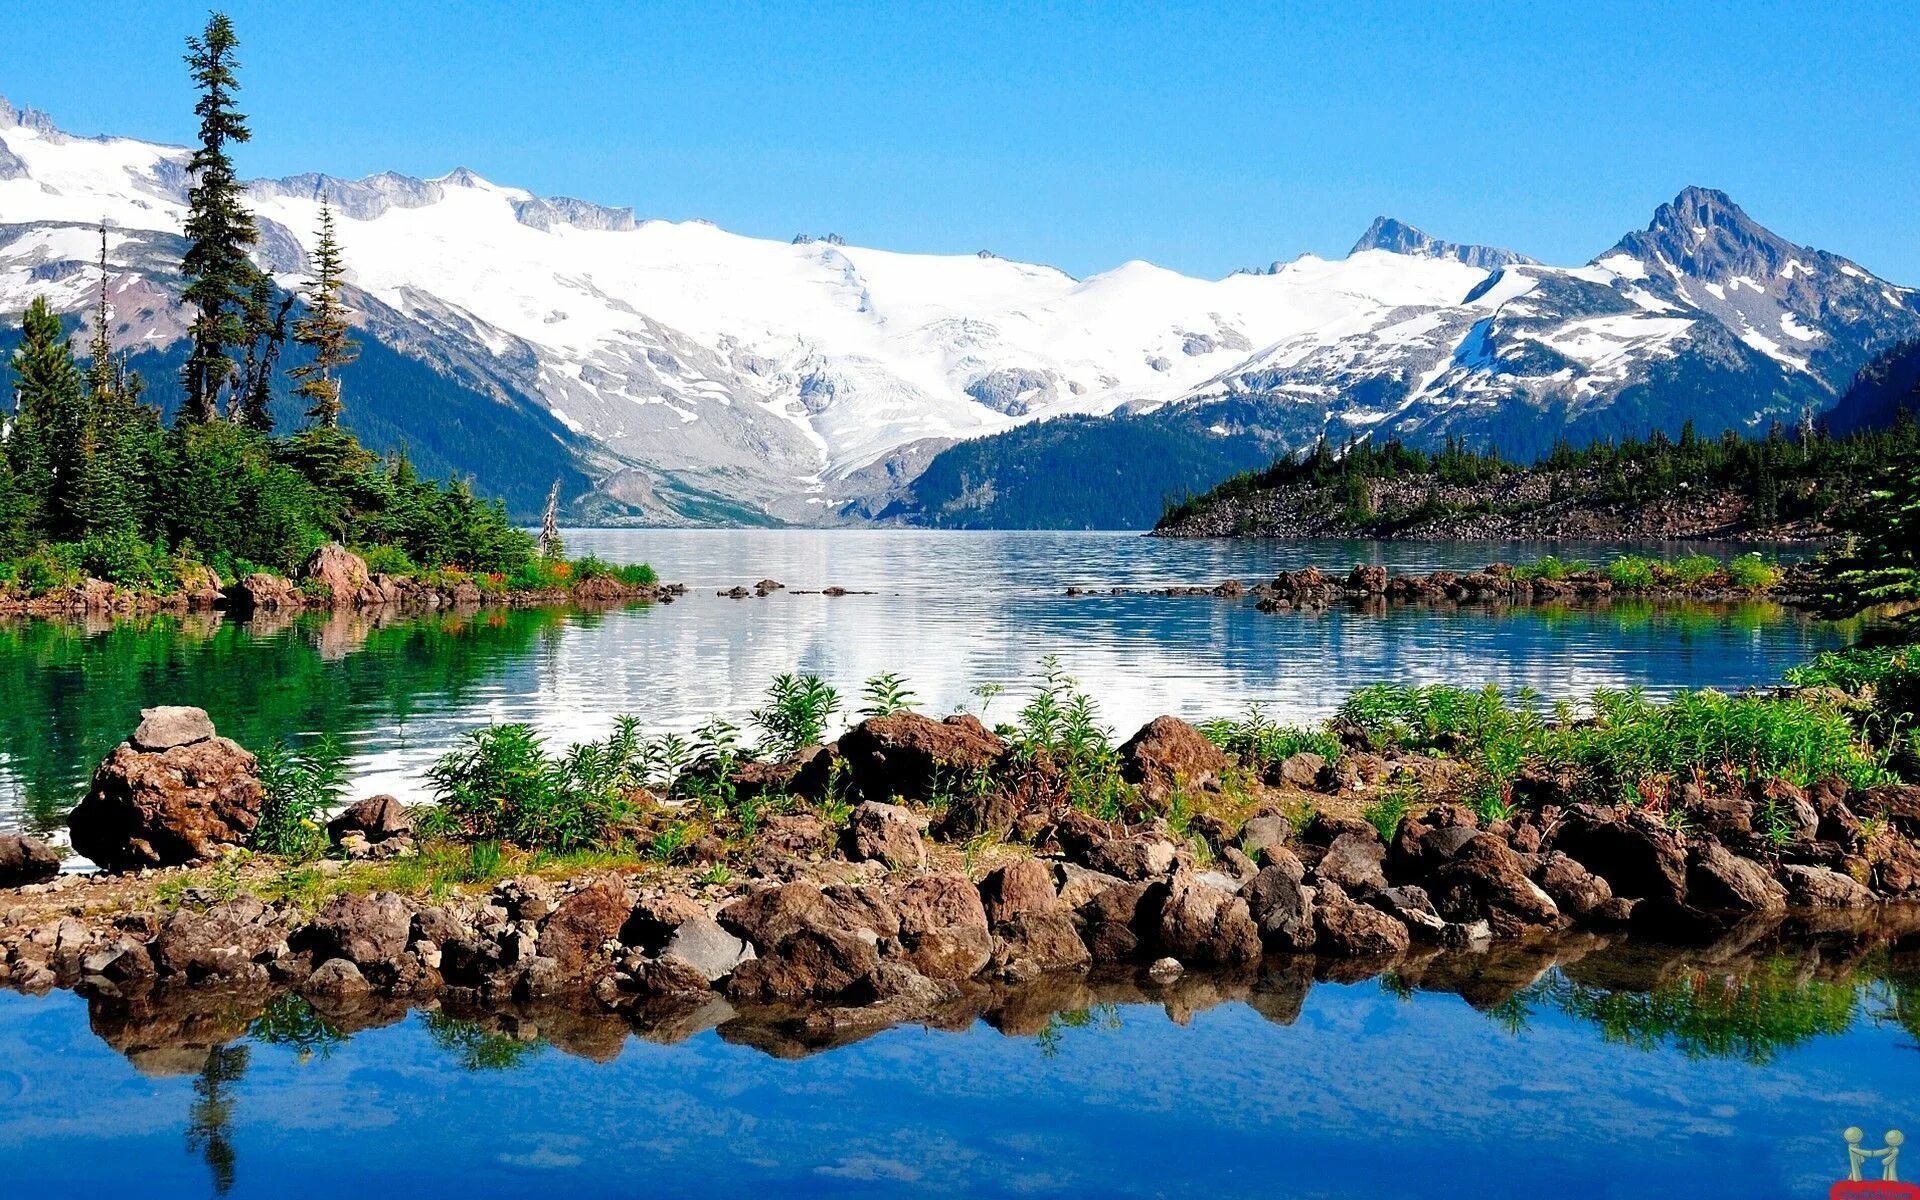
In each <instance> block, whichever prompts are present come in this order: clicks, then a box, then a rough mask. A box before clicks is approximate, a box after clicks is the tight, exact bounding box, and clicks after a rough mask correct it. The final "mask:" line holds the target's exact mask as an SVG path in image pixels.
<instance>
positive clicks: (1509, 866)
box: [1427, 833, 1560, 936]
mask: <svg viewBox="0 0 1920 1200" xmlns="http://www.w3.org/2000/svg"><path fill="white" fill-rule="evenodd" d="M1427 894H1428V895H1429V896H1431V897H1432V899H1433V905H1434V907H1435V908H1436V909H1438V910H1439V912H1440V915H1441V916H1443V917H1445V918H1447V919H1448V920H1450V921H1456V922H1460V923H1462V924H1465V923H1469V922H1472V921H1477V920H1480V919H1482V918H1484V919H1485V920H1486V921H1487V923H1488V925H1490V926H1491V927H1492V929H1493V931H1494V932H1495V933H1497V934H1501V935H1503V936H1511V935H1513V934H1516V933H1519V932H1521V931H1522V930H1524V929H1525V928H1527V927H1528V926H1541V925H1553V924H1556V923H1557V922H1558V921H1559V920H1560V909H1559V907H1558V906H1556V905H1555V904H1554V902H1553V898H1552V897H1551V896H1549V895H1548V894H1547V893H1546V891H1545V890H1544V889H1542V888H1541V887H1540V885H1539V884H1537V883H1535V882H1533V880H1531V879H1529V878H1527V868H1526V865H1525V864H1524V863H1523V862H1522V861H1521V859H1520V856H1519V855H1518V854H1516V853H1514V850H1513V847H1511V846H1509V845H1507V843H1506V842H1505V841H1503V840H1501V839H1500V838H1499V837H1497V836H1495V835H1493V834H1490V833H1482V834H1480V835H1478V836H1476V837H1475V838H1474V839H1473V840H1472V841H1470V842H1468V843H1467V844H1466V846H1465V847H1463V848H1462V849H1461V851H1460V853H1458V854H1456V855H1454V857H1453V858H1452V859H1450V860H1448V861H1447V862H1445V863H1443V864H1441V865H1440V866H1439V867H1438V868H1436V869H1435V870H1434V871H1433V873H1432V874H1431V875H1430V876H1429V877H1428V883H1427Z"/></svg>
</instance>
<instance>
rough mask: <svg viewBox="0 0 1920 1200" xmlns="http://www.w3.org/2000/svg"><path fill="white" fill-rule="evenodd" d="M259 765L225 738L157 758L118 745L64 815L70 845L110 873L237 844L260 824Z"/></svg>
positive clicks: (196, 857) (193, 858)
mask: <svg viewBox="0 0 1920 1200" xmlns="http://www.w3.org/2000/svg"><path fill="white" fill-rule="evenodd" d="M258 772H259V764H258V763H257V762H256V761H255V760H254V757H253V755H251V754H249V753H247V752H246V751H245V750H242V749H241V748H240V747H239V746H237V745H235V744H234V743H233V742H231V741H229V740H228V739H226V738H223V737H213V738H209V739H207V740H205V741H198V742H193V743H191V744H188V745H184V746H175V747H173V748H171V749H169V750H164V751H161V752H160V753H157V754H152V753H146V752H143V751H141V750H137V749H135V748H134V746H133V745H132V743H129V742H122V743H120V745H119V746H117V747H115V748H114V750H113V752H112V753H111V754H109V755H107V757H106V758H105V759H104V760H103V761H102V762H101V763H100V766H99V768H98V769H97V770H95V771H94V773H93V783H92V787H91V788H90V790H89V791H88V793H87V796H86V798H85V799H84V800H82V801H81V802H80V804H79V806H78V807H76V808H75V809H74V810H73V812H72V814H71V815H70V816H69V817H68V819H67V820H68V824H69V826H70V827H71V830H72V837H73V848H74V849H75V850H77V851H78V852H80V853H81V854H84V855H86V856H87V857H88V858H90V859H92V860H93V861H94V862H96V863H98V864H99V865H100V866H102V867H104V868H106V869H108V870H114V871H121V870H132V869H135V868H139V867H157V866H175V865H180V864H185V863H194V862H200V861H203V860H205V859H208V858H212V857H215V856H216V855H218V854H219V853H220V852H221V851H222V850H223V849H224V848H226V847H229V846H242V845H245V844H246V841H247V839H248V838H249V837H250V836H251V835H252V833H253V829H254V826H255V825H257V824H259V821H260V802H261V792H260V777H259V773H258Z"/></svg>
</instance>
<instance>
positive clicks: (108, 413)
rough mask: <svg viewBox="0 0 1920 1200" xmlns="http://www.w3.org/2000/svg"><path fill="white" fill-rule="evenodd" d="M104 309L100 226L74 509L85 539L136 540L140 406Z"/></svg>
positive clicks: (103, 232)
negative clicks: (83, 446)
mask: <svg viewBox="0 0 1920 1200" xmlns="http://www.w3.org/2000/svg"><path fill="white" fill-rule="evenodd" d="M110 320H111V314H110V312H109V311H108V306H107V227H106V225H105V224H104V223H102V224H101V226H100V288H99V297H98V299H97V300H96V302H95V304H94V310H93V338H92V340H91V344H90V347H89V351H88V353H89V355H90V359H89V361H88V363H87V403H86V409H85V418H84V419H85V420H86V422H87V427H88V438H87V440H88V443H89V445H90V449H91V453H89V454H88V455H87V457H86V459H85V461H83V462H82V463H81V464H80V481H79V495H78V498H77V501H76V510H77V513H78V516H79V526H80V533H81V534H82V535H83V536H91V535H110V536H116V537H123V538H138V537H140V515H141V514H140V508H141V507H142V505H141V504H140V503H139V499H140V493H141V491H142V489H143V486H144V484H145V482H146V480H147V479H148V477H149V473H148V471H147V470H146V469H145V463H144V462H143V461H142V459H143V456H142V455H141V453H140V450H141V448H142V446H141V443H142V437H141V434H142V426H143V424H144V422H143V421H142V419H141V413H140V406H139V402H138V401H137V400H136V399H134V396H133V394H132V393H131V392H130V391H129V389H128V387H127V381H126V379H125V377H124V376H123V375H122V373H121V371H120V370H119V369H118V366H117V364H116V363H115V361H114V355H113V340H112V337H111V335H110V333H109V321H110Z"/></svg>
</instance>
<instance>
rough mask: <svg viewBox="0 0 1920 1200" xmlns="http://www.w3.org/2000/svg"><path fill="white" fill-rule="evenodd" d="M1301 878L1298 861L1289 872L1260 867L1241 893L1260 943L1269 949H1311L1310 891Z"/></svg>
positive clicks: (1277, 866)
mask: <svg viewBox="0 0 1920 1200" xmlns="http://www.w3.org/2000/svg"><path fill="white" fill-rule="evenodd" d="M1289 857H1291V856H1290V855H1289ZM1300 879H1301V874H1300V870H1299V863H1298V861H1295V863H1294V867H1293V869H1292V870H1288V869H1287V868H1286V867H1284V866H1281V865H1279V864H1274V865H1271V866H1267V867H1263V868H1261V871H1260V873H1259V874H1258V875H1255V876H1254V877H1253V882H1251V883H1249V884H1247V886H1246V888H1245V889H1244V890H1242V892H1241V893H1240V894H1241V896H1242V897H1244V898H1245V899H1246V902H1247V913H1248V915H1249V916H1250V917H1252V918H1253V923H1254V926H1255V928H1256V929H1257V930H1258V931H1259V934H1260V940H1261V942H1262V943H1264V944H1265V945H1266V946H1267V948H1268V949H1270V950H1307V949H1311V948H1312V946H1313V942H1314V930H1313V889H1312V888H1310V887H1307V886H1305V885H1304V884H1302V883H1301V882H1300Z"/></svg>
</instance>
